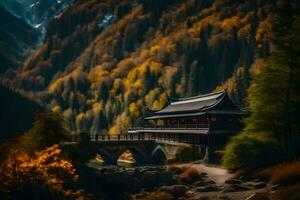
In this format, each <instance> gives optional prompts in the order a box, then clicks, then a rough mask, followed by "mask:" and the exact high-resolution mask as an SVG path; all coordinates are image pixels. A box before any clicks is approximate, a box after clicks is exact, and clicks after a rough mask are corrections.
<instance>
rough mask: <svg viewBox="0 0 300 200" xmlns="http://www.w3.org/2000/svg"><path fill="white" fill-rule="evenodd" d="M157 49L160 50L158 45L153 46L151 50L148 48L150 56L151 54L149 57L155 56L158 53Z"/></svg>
mask: <svg viewBox="0 0 300 200" xmlns="http://www.w3.org/2000/svg"><path fill="white" fill-rule="evenodd" d="M159 49H160V46H159V45H155V46H153V47H151V48H150V54H151V55H154V54H156V53H157V52H158V51H159Z"/></svg>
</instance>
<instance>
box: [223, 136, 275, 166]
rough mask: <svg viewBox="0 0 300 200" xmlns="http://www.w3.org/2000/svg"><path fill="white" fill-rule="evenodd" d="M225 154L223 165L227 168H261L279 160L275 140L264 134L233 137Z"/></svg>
mask: <svg viewBox="0 0 300 200" xmlns="http://www.w3.org/2000/svg"><path fill="white" fill-rule="evenodd" d="M225 152H226V153H225V155H224V157H223V164H224V165H225V166H226V167H228V168H240V167H255V166H261V165H265V164H269V163H270V162H274V161H276V160H279V159H280V158H281V155H280V153H279V150H278V144H277V143H276V140H274V138H272V137H270V135H268V134H266V133H255V134H253V133H249V132H243V133H242V134H240V135H237V136H234V137H233V138H232V139H231V141H230V143H229V144H228V145H227V146H226V149H225Z"/></svg>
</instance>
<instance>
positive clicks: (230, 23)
mask: <svg viewBox="0 0 300 200" xmlns="http://www.w3.org/2000/svg"><path fill="white" fill-rule="evenodd" d="M239 23H240V18H239V17H237V16H233V17H231V18H227V19H224V20H223V21H222V22H221V28H222V29H224V30H226V31H231V29H232V28H233V27H238V26H239Z"/></svg>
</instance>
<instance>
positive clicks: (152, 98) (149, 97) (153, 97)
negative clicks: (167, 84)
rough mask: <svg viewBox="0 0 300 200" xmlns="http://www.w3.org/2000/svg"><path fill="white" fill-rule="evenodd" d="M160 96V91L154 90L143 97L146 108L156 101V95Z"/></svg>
mask: <svg viewBox="0 0 300 200" xmlns="http://www.w3.org/2000/svg"><path fill="white" fill-rule="evenodd" d="M159 94H160V91H159V89H158V88H155V89H153V90H150V91H149V92H148V94H147V95H146V96H145V102H146V105H147V106H151V105H152V104H153V102H154V101H155V100H156V98H157V97H158V95H159Z"/></svg>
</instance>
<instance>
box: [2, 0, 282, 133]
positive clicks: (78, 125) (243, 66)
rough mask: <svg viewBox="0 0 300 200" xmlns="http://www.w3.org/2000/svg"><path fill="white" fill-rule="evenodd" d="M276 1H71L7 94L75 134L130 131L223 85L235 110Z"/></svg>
mask: <svg viewBox="0 0 300 200" xmlns="http://www.w3.org/2000/svg"><path fill="white" fill-rule="evenodd" d="M276 6H277V4H276V2H275V3H273V2H270V1H229V0H228V1H221V0H215V1H213V0H210V1H193V0H187V1H186V0H167V1H159V0H140V1H113V0H110V1H104V0H103V1H95V0H77V1H75V2H74V4H73V5H72V6H70V7H69V8H68V9H66V10H65V11H64V12H63V13H62V14H61V15H59V16H58V17H56V18H54V19H53V20H52V21H51V23H50V24H49V27H48V29H47V33H46V38H45V41H44V44H43V45H42V47H41V48H39V49H38V50H37V51H36V52H35V53H34V54H33V55H32V56H31V57H30V58H28V59H27V61H26V62H25V64H24V66H23V68H22V70H20V71H19V72H18V73H17V75H16V77H15V78H14V80H13V83H12V81H10V80H6V81H7V82H8V83H9V82H11V85H13V87H16V86H17V87H19V88H21V89H23V90H26V91H33V92H38V93H39V94H41V95H39V99H41V100H42V101H44V102H46V103H47V104H48V105H49V106H50V107H52V108H53V109H54V110H56V111H61V112H63V113H64V115H65V116H66V118H67V120H68V121H69V123H70V125H71V127H72V128H73V129H74V130H80V131H89V132H91V133H97V132H99V131H100V130H101V129H103V128H106V127H107V125H109V126H110V125H112V127H111V128H110V132H111V133H114V132H120V131H125V130H126V128H128V126H130V125H133V124H134V125H139V124H140V123H141V119H140V116H141V115H142V113H143V112H144V108H145V107H146V106H148V107H152V108H154V109H157V108H159V107H160V106H161V105H162V104H163V101H164V97H165V94H164V92H167V93H168V94H169V95H170V96H175V97H181V96H191V95H196V94H199V93H205V92H209V91H211V90H214V89H215V88H216V87H217V86H219V85H222V84H223V83H225V82H226V83H227V84H228V87H229V90H230V92H231V93H232V96H233V98H234V100H235V101H236V102H238V103H240V104H242V103H243V97H244V95H245V91H246V89H247V87H248V82H249V68H250V66H251V65H252V64H253V63H254V61H255V60H257V59H259V58H262V57H265V56H266V55H268V54H269V51H270V50H269V46H270V45H269V41H268V34H269V33H268V25H269V23H270V21H271V19H272V13H273V12H274V9H275V8H276Z"/></svg>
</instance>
